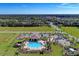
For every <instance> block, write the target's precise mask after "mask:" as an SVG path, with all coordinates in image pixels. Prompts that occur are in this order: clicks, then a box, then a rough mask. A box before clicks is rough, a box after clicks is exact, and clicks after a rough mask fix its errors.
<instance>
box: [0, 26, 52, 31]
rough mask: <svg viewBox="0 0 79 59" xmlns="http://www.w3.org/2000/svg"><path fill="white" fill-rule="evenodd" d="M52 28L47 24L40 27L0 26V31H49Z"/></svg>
mask: <svg viewBox="0 0 79 59" xmlns="http://www.w3.org/2000/svg"><path fill="white" fill-rule="evenodd" d="M52 30H53V28H51V27H48V26H41V27H0V31H35V32H36V31H38V32H51V31H52Z"/></svg>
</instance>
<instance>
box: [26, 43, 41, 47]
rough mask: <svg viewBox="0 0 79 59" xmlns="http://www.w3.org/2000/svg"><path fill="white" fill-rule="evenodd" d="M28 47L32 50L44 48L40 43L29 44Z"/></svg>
mask: <svg viewBox="0 0 79 59" xmlns="http://www.w3.org/2000/svg"><path fill="white" fill-rule="evenodd" d="M27 45H28V47H30V48H40V47H41V46H42V44H41V43H39V42H29V43H28V44H27Z"/></svg>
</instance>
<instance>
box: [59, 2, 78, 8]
mask: <svg viewBox="0 0 79 59" xmlns="http://www.w3.org/2000/svg"><path fill="white" fill-rule="evenodd" d="M58 7H59V8H79V3H62V4H60V5H59V6H58Z"/></svg>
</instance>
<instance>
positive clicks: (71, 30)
mask: <svg viewBox="0 0 79 59" xmlns="http://www.w3.org/2000/svg"><path fill="white" fill-rule="evenodd" d="M61 29H62V31H64V32H67V33H69V34H71V35H72V36H75V37H77V38H79V28H78V27H61Z"/></svg>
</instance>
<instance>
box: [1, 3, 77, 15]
mask: <svg viewBox="0 0 79 59" xmlns="http://www.w3.org/2000/svg"><path fill="white" fill-rule="evenodd" d="M0 14H79V4H78V3H0Z"/></svg>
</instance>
